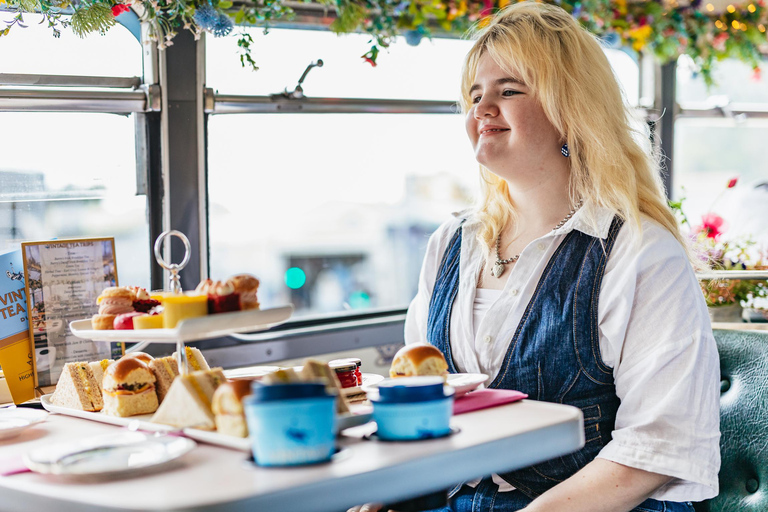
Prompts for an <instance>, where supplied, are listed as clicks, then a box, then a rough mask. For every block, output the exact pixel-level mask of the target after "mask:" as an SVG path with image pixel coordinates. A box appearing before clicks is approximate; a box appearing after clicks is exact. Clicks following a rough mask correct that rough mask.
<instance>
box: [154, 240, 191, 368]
mask: <svg viewBox="0 0 768 512" xmlns="http://www.w3.org/2000/svg"><path fill="white" fill-rule="evenodd" d="M169 236H175V237H177V238H179V239H181V241H182V242H183V243H184V258H183V259H182V260H181V263H168V262H166V261H165V259H164V258H163V256H162V254H161V253H162V249H163V241H165V239H166V237H169ZM191 257H192V246H191V245H190V244H189V239H188V238H187V237H186V235H184V233H182V232H181V231H176V230H175V229H172V230H170V231H164V232H163V233H160V236H158V237H157V240H155V260H156V261H157V264H158V265H160V266H161V267H163V268H164V269H165V270H167V271H168V272H169V273H170V275H169V276H168V290H169V291H170V292H171V293H178V294H180V293H181V292H182V290H181V280H180V279H179V272H180V271H181V270H182V269H183V268H184V267H186V266H187V263H189V259H190V258H191ZM176 363H177V364H178V365H179V374H180V375H186V374H187V351H186V350H185V349H184V341H183V340H182V339H178V340H176Z"/></svg>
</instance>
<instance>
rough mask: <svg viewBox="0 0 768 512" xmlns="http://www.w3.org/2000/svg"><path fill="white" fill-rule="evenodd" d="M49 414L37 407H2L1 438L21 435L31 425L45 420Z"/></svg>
mask: <svg viewBox="0 0 768 512" xmlns="http://www.w3.org/2000/svg"><path fill="white" fill-rule="evenodd" d="M47 416H48V413H47V412H45V411H40V410H36V409H24V408H21V407H8V408H5V409H0V440H4V439H11V438H13V437H16V436H18V435H21V433H22V432H24V431H25V430H26V429H28V428H29V427H31V426H33V425H36V424H38V423H40V422H42V421H45V418H46V417H47Z"/></svg>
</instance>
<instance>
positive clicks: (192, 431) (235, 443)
mask: <svg viewBox="0 0 768 512" xmlns="http://www.w3.org/2000/svg"><path fill="white" fill-rule="evenodd" d="M51 396H52V394H48V395H43V396H42V397H41V398H40V402H41V403H42V404H43V407H44V408H45V410H47V411H49V412H54V413H58V414H65V415H67V416H74V417H75V418H82V419H84V420H90V421H98V422H100V423H108V424H110V425H118V426H121V427H130V428H131V429H135V430H141V431H149V432H174V431H178V429H176V428H175V427H171V426H170V425H163V424H161V423H152V422H151V421H150V420H151V419H152V415H151V414H140V415H138V416H129V417H126V418H123V417H119V416H109V415H107V414H103V413H101V412H88V411H79V410H77V409H69V408H68V407H61V406H58V405H55V404H53V403H52V402H51ZM350 409H351V411H352V412H351V413H349V414H341V415H339V416H338V417H337V418H338V430H339V431H342V430H344V429H347V428H350V427H355V426H358V425H362V424H364V423H368V422H369V421H370V420H371V418H372V416H373V408H372V407H371V406H370V405H355V404H352V405H350ZM182 432H183V434H184V435H185V436H186V437H189V438H190V439H194V440H195V441H200V442H202V443H208V444H213V445H217V446H221V447H223V448H230V449H233V450H239V451H241V452H245V453H250V452H251V442H250V440H249V439H248V438H242V437H234V436H228V435H225V434H219V433H218V432H210V431H208V430H200V429H197V428H185V429H182Z"/></svg>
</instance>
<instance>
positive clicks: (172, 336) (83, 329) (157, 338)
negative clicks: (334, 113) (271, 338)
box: [69, 304, 293, 343]
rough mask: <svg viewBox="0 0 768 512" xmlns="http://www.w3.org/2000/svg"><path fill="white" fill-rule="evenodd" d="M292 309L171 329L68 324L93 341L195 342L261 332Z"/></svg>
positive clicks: (204, 319) (211, 318) (192, 321)
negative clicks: (96, 327) (132, 328)
mask: <svg viewBox="0 0 768 512" xmlns="http://www.w3.org/2000/svg"><path fill="white" fill-rule="evenodd" d="M292 313H293V306H292V305H290V304H289V305H287V306H279V307H275V308H269V309H251V310H247V311H234V312H232V313H218V314H215V315H207V316H201V317H196V318H188V319H186V320H183V321H181V322H179V325H177V326H176V327H175V328H173V329H137V330H118V331H116V330H97V329H93V327H92V325H91V320H90V319H85V320H75V321H74V322H72V323H70V324H69V327H70V329H71V330H72V334H74V335H75V336H77V337H79V338H83V339H86V340H93V341H109V342H120V341H149V342H152V343H176V342H179V341H184V342H187V341H195V340H203V339H208V338H216V337H218V336H227V335H229V334H235V333H241V332H255V331H263V330H266V329H269V328H270V327H274V326H276V325H280V324H282V323H283V322H285V321H286V320H288V319H289V318H290V317H291V314H292Z"/></svg>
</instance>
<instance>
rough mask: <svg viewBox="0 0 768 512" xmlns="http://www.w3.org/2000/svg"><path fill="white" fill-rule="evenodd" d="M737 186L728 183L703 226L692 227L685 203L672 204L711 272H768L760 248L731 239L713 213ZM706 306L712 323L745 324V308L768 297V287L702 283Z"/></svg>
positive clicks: (767, 259)
mask: <svg viewBox="0 0 768 512" xmlns="http://www.w3.org/2000/svg"><path fill="white" fill-rule="evenodd" d="M737 183H738V179H737V178H733V179H731V180H729V181H728V183H727V184H726V187H725V189H724V190H723V191H722V192H721V193H720V195H719V196H718V197H717V198H716V199H715V201H714V202H713V203H712V205H710V207H709V211H708V212H707V213H705V214H704V215H702V218H701V224H700V225H698V226H693V225H692V224H691V223H690V222H689V221H688V217H687V216H686V215H685V212H683V202H684V201H685V198H681V199H680V200H679V201H670V203H669V205H670V207H671V208H672V210H674V211H675V214H676V216H677V217H678V221H679V222H680V224H681V227H682V228H683V230H684V231H685V228H688V236H689V238H690V239H691V241H692V245H693V247H692V249H693V251H694V253H695V254H696V255H697V256H698V257H699V258H700V259H701V262H702V266H706V267H707V269H709V270H717V271H722V270H726V271H727V270H737V271H739V270H765V269H768V254H766V253H765V250H764V248H762V247H759V246H757V244H756V243H755V242H754V241H753V240H752V239H751V237H750V236H745V235H737V236H728V235H727V234H726V233H725V232H726V230H727V223H726V222H725V220H724V219H723V218H722V217H721V216H720V215H717V214H716V213H714V212H713V211H712V210H713V209H714V206H715V204H716V203H717V201H718V199H719V198H720V197H721V196H722V195H723V194H724V193H727V191H728V190H730V189H732V188H734V187H735V186H736V185H737ZM699 284H700V285H701V291H702V293H703V294H704V298H705V300H706V303H707V309H708V310H709V318H710V320H711V321H712V323H715V322H717V323H733V322H739V323H740V322H742V321H743V320H742V315H743V310H744V306H747V307H751V306H752V303H753V302H754V301H755V300H762V299H763V298H766V297H768V285H766V282H765V281H764V280H744V279H716V280H707V279H703V280H701V281H699Z"/></svg>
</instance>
